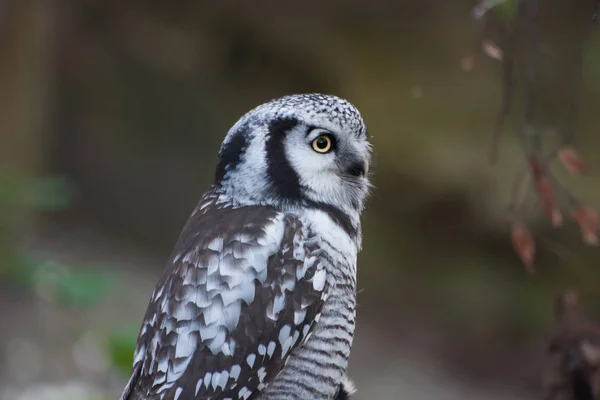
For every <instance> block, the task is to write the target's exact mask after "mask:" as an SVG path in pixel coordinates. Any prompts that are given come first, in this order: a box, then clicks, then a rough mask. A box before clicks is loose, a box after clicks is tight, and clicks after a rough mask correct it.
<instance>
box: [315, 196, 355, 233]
mask: <svg viewBox="0 0 600 400" xmlns="http://www.w3.org/2000/svg"><path fill="white" fill-rule="evenodd" d="M306 205H307V206H308V207H311V208H316V209H317V210H321V211H323V212H325V213H326V214H327V215H329V217H331V219H332V220H333V222H335V223H336V224H337V225H339V226H340V227H341V228H342V229H343V230H344V231H345V232H346V233H347V234H348V236H350V237H352V238H355V237H356V236H357V235H358V228H357V227H356V226H354V225H353V224H352V221H351V220H350V217H348V215H347V214H345V213H344V212H343V211H342V210H340V209H339V208H337V207H335V206H332V205H331V204H327V203H322V202H319V201H312V200H307V201H306Z"/></svg>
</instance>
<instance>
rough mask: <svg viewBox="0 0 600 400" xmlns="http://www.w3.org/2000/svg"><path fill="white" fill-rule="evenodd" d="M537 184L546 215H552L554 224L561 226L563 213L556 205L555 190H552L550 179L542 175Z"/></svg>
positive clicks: (551, 218)
mask: <svg viewBox="0 0 600 400" xmlns="http://www.w3.org/2000/svg"><path fill="white" fill-rule="evenodd" d="M535 184H536V188H537V192H538V195H539V196H540V200H541V201H542V207H543V208H544V212H545V213H546V215H548V217H550V220H551V221H552V225H553V226H555V227H557V226H560V225H561V224H562V214H561V213H560V210H559V209H558V208H557V207H556V202H555V201H554V192H553V191H552V185H551V184H550V180H549V179H548V178H547V177H545V176H542V177H540V178H539V179H538V180H537V181H536V183H535Z"/></svg>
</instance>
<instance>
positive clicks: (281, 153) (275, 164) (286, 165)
mask: <svg viewBox="0 0 600 400" xmlns="http://www.w3.org/2000/svg"><path fill="white" fill-rule="evenodd" d="M297 125H298V120H297V119H295V118H281V119H276V120H275V121H273V122H271V124H270V125H269V137H268V138H267V142H266V145H265V147H266V152H267V160H268V161H267V174H268V176H269V179H270V180H271V188H272V190H273V191H274V193H272V194H274V195H276V196H277V197H279V198H281V199H283V200H288V201H293V202H297V201H300V200H301V198H302V192H301V190H300V178H299V177H298V174H297V173H296V171H294V169H293V168H292V166H291V165H290V162H289V161H288V159H287V158H286V154H285V149H284V146H283V141H284V139H285V136H286V134H287V133H288V132H289V131H291V130H292V129H294V128H295V127H296V126H297Z"/></svg>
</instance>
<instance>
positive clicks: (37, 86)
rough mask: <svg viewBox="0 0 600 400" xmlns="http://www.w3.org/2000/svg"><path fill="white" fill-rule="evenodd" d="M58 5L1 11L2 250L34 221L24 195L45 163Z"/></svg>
mask: <svg viewBox="0 0 600 400" xmlns="http://www.w3.org/2000/svg"><path fill="white" fill-rule="evenodd" d="M58 6H59V4H58V0H12V1H7V2H4V4H3V7H2V10H0V60H1V61H0V185H2V186H1V187H0V191H2V192H4V193H1V194H3V195H4V196H3V198H4V200H5V203H7V204H5V205H8V207H7V209H6V210H4V211H2V214H0V217H2V220H0V224H2V225H1V226H0V252H2V250H3V249H2V246H12V245H14V244H15V239H16V238H19V237H20V236H21V235H20V234H21V233H22V232H23V231H24V229H25V228H26V227H27V226H28V225H29V224H30V223H31V222H33V213H32V210H31V209H29V208H28V207H27V206H26V205H25V204H23V203H24V202H23V201H20V200H19V197H18V193H19V191H20V190H21V189H22V188H23V185H26V184H27V183H28V182H29V181H30V180H31V178H33V177H34V176H36V175H37V174H38V173H39V172H40V171H41V169H42V166H43V164H44V162H43V159H44V149H45V144H46V142H47V141H48V138H49V133H50V132H48V128H49V127H51V126H52V124H49V123H48V122H49V118H50V108H51V107H50V105H51V99H50V95H51V89H52V87H53V79H52V77H53V71H54V60H53V57H54V54H55V51H54V44H55V37H56V35H55V33H56V28H57V27H58V25H57V23H56V22H57V21H56V16H57V15H58V13H57V11H58V10H57V7H58ZM7 198H8V200H7ZM0 205H1V203H0ZM0 211H1V210H0ZM3 243H4V244H3ZM4 250H7V251H8V250H11V248H10V247H8V248H6V247H5V249H4Z"/></svg>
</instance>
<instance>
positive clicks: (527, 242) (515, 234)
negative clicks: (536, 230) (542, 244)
mask: <svg viewBox="0 0 600 400" xmlns="http://www.w3.org/2000/svg"><path fill="white" fill-rule="evenodd" d="M511 238H512V244H513V247H514V249H515V251H516V253H517V255H518V256H519V258H521V261H522V262H523V264H525V269H526V270H527V272H529V273H530V274H532V273H533V272H534V265H533V262H534V260H533V258H534V256H535V243H534V242H533V238H532V236H531V234H530V233H529V231H528V230H527V228H525V227H524V226H522V225H514V226H513V228H512V231H511Z"/></svg>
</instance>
